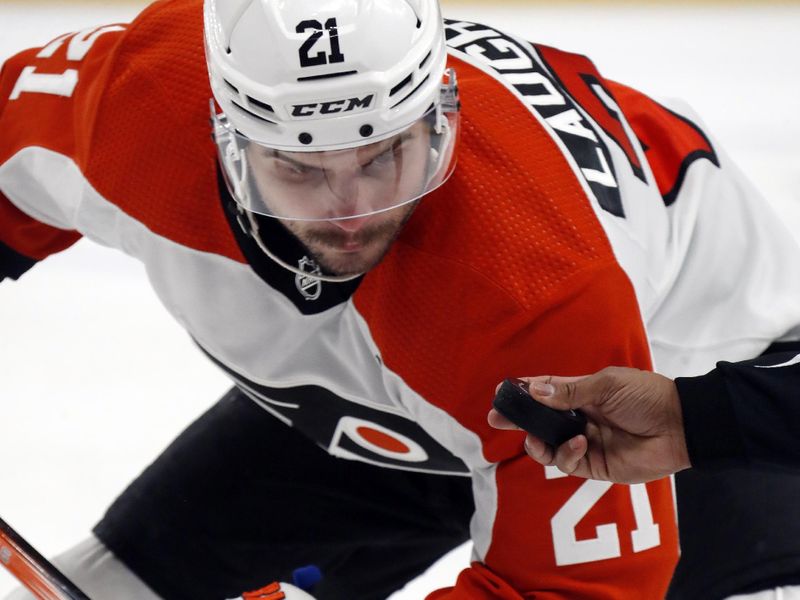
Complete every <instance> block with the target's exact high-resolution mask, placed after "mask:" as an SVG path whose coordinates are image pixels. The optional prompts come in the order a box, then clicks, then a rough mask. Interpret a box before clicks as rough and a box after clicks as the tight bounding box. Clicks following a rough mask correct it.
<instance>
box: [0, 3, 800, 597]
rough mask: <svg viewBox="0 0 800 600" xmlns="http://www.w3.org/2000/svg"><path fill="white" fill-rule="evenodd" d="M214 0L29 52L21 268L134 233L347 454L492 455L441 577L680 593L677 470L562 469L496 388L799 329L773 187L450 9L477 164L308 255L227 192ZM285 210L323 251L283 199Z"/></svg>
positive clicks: (279, 399) (210, 341)
mask: <svg viewBox="0 0 800 600" xmlns="http://www.w3.org/2000/svg"><path fill="white" fill-rule="evenodd" d="M201 5H202V3H201V2H200V0H165V1H162V2H158V3H156V4H154V5H152V6H151V7H150V8H149V9H147V10H146V11H145V12H144V13H142V14H141V15H140V16H139V17H138V18H137V19H136V20H135V21H134V22H133V23H131V24H128V25H112V26H108V27H102V28H95V29H91V30H87V31H81V32H78V33H76V34H71V35H66V36H63V37H60V38H58V39H56V40H54V41H53V42H52V43H50V44H48V45H47V46H45V47H44V48H41V49H33V50H29V51H26V52H23V53H21V54H19V55H17V56H15V57H14V58H12V59H10V60H9V61H8V62H7V63H6V64H5V65H4V67H3V70H2V77H1V79H0V111H1V112H0V191H2V196H0V276H10V277H14V278H16V277H18V276H19V275H21V274H22V272H24V270H25V269H27V268H28V267H30V266H32V265H33V263H34V262H35V261H37V260H41V259H43V258H45V257H47V256H48V255H50V254H52V253H55V252H58V251H60V250H63V249H64V248H66V247H68V246H69V245H71V244H72V243H73V242H75V241H76V240H77V239H78V238H79V237H80V236H86V237H88V238H91V239H93V240H95V241H97V242H99V243H101V244H104V245H108V246H112V247H115V248H119V249H121V250H122V251H124V252H126V253H128V254H130V255H132V256H134V257H136V258H138V259H140V260H141V261H142V262H143V263H144V265H145V266H146V268H147V272H148V275H149V277H150V280H151V282H152V285H153V287H154V288H155V290H156V292H157V293H158V295H159V297H160V299H161V300H162V302H163V304H164V306H165V307H166V308H167V310H168V311H170V313H171V314H172V315H173V316H174V317H175V319H177V320H178V321H179V322H180V323H181V325H182V326H183V327H185V328H186V330H187V331H188V332H189V334H190V335H191V336H192V337H193V339H194V340H195V341H196V342H197V344H198V345H199V346H200V347H201V348H202V350H203V351H204V352H205V353H206V354H207V355H208V356H209V357H210V358H211V359H212V360H213V361H214V362H215V363H217V364H218V365H219V366H220V367H221V368H223V369H225V370H226V371H227V372H228V373H229V374H230V376H231V378H232V379H233V380H234V381H235V382H236V383H237V384H238V385H239V386H240V387H241V388H242V389H243V390H245V391H246V392H247V393H248V394H249V395H250V396H251V397H252V398H253V399H254V401H256V402H258V403H259V404H260V405H261V406H263V407H264V409H266V410H268V411H270V412H271V413H273V414H274V415H275V416H276V417H277V418H280V419H281V420H283V421H285V422H287V423H289V424H291V425H292V426H294V427H297V428H298V429H300V430H302V431H303V432H304V433H305V434H306V435H308V436H309V438H311V439H312V440H314V441H315V442H316V443H317V444H319V445H321V446H323V447H325V448H326V449H327V450H328V451H329V452H330V453H331V454H334V455H337V456H340V457H342V458H347V459H352V460H361V461H366V462H369V463H372V464H375V465H381V466H385V467H387V468H398V469H410V470H416V471H424V472H431V473H443V474H457V475H464V476H471V477H472V481H473V489H474V497H475V503H476V512H475V515H474V518H473V521H472V537H473V540H474V544H475V546H474V563H473V564H472V567H471V568H469V569H467V570H465V571H464V572H462V574H461V575H460V576H459V578H458V580H457V582H454V587H452V588H448V589H444V590H439V591H437V592H434V593H433V594H432V595H431V596H430V597H431V598H435V599H440V600H441V599H446V598H453V599H455V598H459V599H464V600H467V599H469V600H478V599H490V598H506V599H519V598H536V599H537V600H556V599H564V598H569V599H574V600H577V599H586V600H588V599H597V600H599V599H606V600H611V599H615V600H619V599H625V598H630V599H634V598H635V599H642V598H647V599H655V598H659V597H662V596H663V594H664V591H665V589H666V586H667V583H668V581H669V577H670V575H671V572H672V569H673V567H674V564H675V561H676V559H677V536H676V527H675V516H674V513H673V500H672V496H671V491H670V483H669V481H666V480H665V481H660V482H654V483H651V484H647V485H634V486H616V485H611V484H608V483H602V482H592V481H583V480H579V479H575V478H570V477H566V476H563V475H562V474H561V473H559V472H557V471H556V470H551V469H545V468H542V467H541V466H539V465H537V464H535V463H534V462H533V461H531V460H529V459H528V458H527V457H526V455H525V454H524V452H523V449H522V436H521V434H519V433H516V432H501V431H497V430H494V429H492V428H490V427H489V426H488V424H487V422H486V414H487V412H488V410H489V408H490V404H491V398H492V395H493V391H494V388H495V385H496V384H497V383H498V382H499V381H500V380H501V379H503V378H505V377H509V376H522V375H530V374H538V373H557V374H562V375H576V374H584V373H588V372H591V371H594V370H597V369H600V368H602V367H604V366H606V365H609V364H615V365H631V366H636V367H640V368H651V367H652V366H654V365H655V366H656V367H658V368H660V369H661V370H663V371H664V372H666V373H669V374H671V375H676V374H690V373H696V372H700V371H702V370H704V369H706V368H708V367H710V366H713V363H714V361H715V360H718V359H738V358H746V357H749V356H753V355H756V354H758V353H759V352H761V351H762V350H763V349H764V348H765V347H766V346H767V345H769V343H770V342H772V341H773V340H775V339H779V338H781V337H783V336H786V335H788V334H789V332H790V331H791V330H792V329H793V328H795V327H797V324H798V323H800V303H798V302H796V298H797V297H798V294H800V273H798V270H797V269H795V270H794V271H792V272H788V271H787V270H786V269H785V268H784V266H783V265H785V264H786V261H787V260H789V259H787V258H786V257H788V256H796V255H797V249H796V248H795V246H794V242H793V240H792V239H791V237H790V236H789V235H788V233H787V232H785V231H783V229H782V228H781V225H780V223H778V222H777V220H776V218H775V217H774V216H773V215H772V214H771V212H770V211H769V209H768V207H767V206H766V205H765V204H764V203H763V201H762V200H761V199H760V198H759V197H758V195H757V194H755V193H754V192H753V191H752V190H751V188H750V187H749V186H748V184H747V183H746V181H744V179H743V178H742V176H741V175H740V174H739V172H738V171H737V170H736V168H735V167H734V166H733V165H731V164H730V163H729V162H728V160H727V158H726V157H725V156H724V155H723V154H722V153H721V152H720V151H719V149H718V148H716V147H715V146H714V145H713V144H712V142H710V141H709V139H708V138H707V136H706V135H705V134H704V133H703V131H702V129H701V128H700V127H699V125H698V124H697V122H696V119H695V118H694V117H692V116H690V113H688V112H686V111H682V112H680V113H679V112H674V111H673V110H671V109H668V108H666V107H664V106H662V105H660V104H658V103H656V102H654V101H652V100H650V99H649V98H647V97H645V96H643V95H641V94H639V93H637V92H636V91H634V90H631V89H629V88H626V87H624V86H621V85H618V84H615V83H613V82H610V81H607V80H605V79H603V78H602V77H601V76H600V75H599V74H598V73H597V71H596V69H595V67H594V66H593V65H592V63H591V62H590V61H589V60H588V59H586V58H584V57H582V56H577V55H572V54H567V53H563V52H561V51H558V50H555V49H552V48H547V47H542V46H536V45H532V44H529V43H527V42H524V41H522V40H519V39H517V38H514V37H511V36H508V35H506V34H503V33H501V32H498V31H495V30H493V29H491V28H489V27H486V26H483V25H479V24H474V23H466V22H459V21H447V23H446V26H447V36H448V44H449V46H450V49H451V50H450V53H451V60H450V62H451V66H452V67H453V68H455V70H456V72H457V74H458V78H459V83H460V90H461V99H462V105H463V111H462V115H463V117H462V118H463V120H462V137H461V142H460V149H459V165H458V167H457V169H456V173H455V175H454V176H453V177H452V178H451V180H449V181H448V183H447V184H446V185H444V186H443V187H441V188H440V189H438V190H437V191H436V192H434V193H432V194H431V195H429V196H427V197H426V198H425V199H424V200H423V201H422V202H421V204H420V205H419V207H418V208H417V210H416V212H415V214H414V216H413V217H412V219H411V220H410V221H409V223H408V224H407V225H406V227H405V229H404V230H403V232H402V233H401V235H400V237H399V238H398V239H397V241H396V242H395V243H394V245H393V247H392V249H391V251H390V252H389V254H388V255H387V256H386V258H385V259H384V260H383V262H382V263H381V264H380V265H379V266H378V267H376V268H375V269H374V270H373V271H371V272H369V273H368V274H367V275H366V276H364V277H363V278H361V279H360V280H357V281H355V282H349V283H343V284H333V283H319V282H317V281H316V280H309V279H307V278H303V277H300V276H295V274H293V273H290V272H288V271H286V270H284V269H282V268H281V267H278V266H277V265H276V264H274V263H272V262H271V261H269V260H268V259H266V258H265V257H264V256H263V254H261V251H260V250H259V249H258V248H257V247H256V246H255V245H254V244H253V242H252V240H250V239H249V238H248V237H247V236H246V235H245V234H244V233H243V232H242V231H241V230H240V228H239V227H238V225H237V223H236V219H235V215H234V214H232V213H231V212H230V211H229V210H228V207H229V205H230V202H231V200H230V198H228V197H227V192H226V191H225V187H224V184H220V179H219V177H218V172H217V168H216V162H215V161H216V154H215V148H214V145H213V142H212V140H211V137H210V128H209V122H208V116H209V114H208V110H209V109H208V107H209V98H210V97H211V92H210V89H209V84H208V80H207V74H206V67H205V61H204V54H203V36H202V10H201V9H202V6H201ZM264 237H265V238H266V241H267V244H269V245H270V246H272V247H273V249H274V251H276V252H277V253H278V254H280V255H281V257H282V258H284V259H285V260H290V261H293V262H294V263H295V264H298V265H299V266H301V267H302V265H303V260H304V259H305V258H306V257H305V256H304V252H303V248H302V247H300V246H299V244H297V242H296V241H294V240H293V239H292V238H291V237H290V236H288V235H287V234H286V232H285V231H284V230H283V229H282V228H281V227H280V226H278V225H273V226H272V227H267V229H266V230H265V231H264ZM756 240H758V244H759V246H758V247H756ZM765 256H767V257H771V258H768V259H765V258H764V257H765ZM779 259H780V260H779ZM792 296H794V298H792Z"/></svg>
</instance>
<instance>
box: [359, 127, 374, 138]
mask: <svg viewBox="0 0 800 600" xmlns="http://www.w3.org/2000/svg"><path fill="white" fill-rule="evenodd" d="M373 131H374V130H373V128H372V125H362V126H361V128H360V129H359V130H358V133H360V134H361V137H369V136H371V135H372V132H373Z"/></svg>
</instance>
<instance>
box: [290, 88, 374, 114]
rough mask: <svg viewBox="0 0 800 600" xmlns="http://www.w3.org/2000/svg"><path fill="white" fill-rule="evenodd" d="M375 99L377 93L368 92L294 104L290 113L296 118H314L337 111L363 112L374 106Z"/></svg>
mask: <svg viewBox="0 0 800 600" xmlns="http://www.w3.org/2000/svg"><path fill="white" fill-rule="evenodd" d="M374 99H375V94H367V95H366V96H364V97H363V98H358V97H356V98H342V99H341V100H327V101H325V102H313V103H310V104H293V105H292V106H291V108H290V110H289V113H290V114H291V115H292V117H293V118H295V119H313V118H315V117H323V116H325V115H334V114H337V113H346V112H362V111H365V110H369V109H370V108H372V101H373V100H374Z"/></svg>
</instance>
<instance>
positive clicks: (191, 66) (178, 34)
mask: <svg viewBox="0 0 800 600" xmlns="http://www.w3.org/2000/svg"><path fill="white" fill-rule="evenodd" d="M2 89H3V92H4V97H5V98H6V99H4V102H5V106H4V107H3V112H2V116H1V118H2V124H3V131H4V133H3V136H2V138H1V139H0V162H5V161H6V160H8V159H9V158H11V157H12V156H13V155H15V154H16V153H17V152H19V151H21V150H23V149H24V148H30V147H41V148H46V149H48V150H51V151H53V152H57V153H59V154H63V155H65V156H67V157H69V158H70V159H71V160H72V161H74V163H75V164H76V165H77V166H78V167H79V168H80V170H81V172H82V173H83V175H84V176H85V177H86V179H87V181H88V183H89V184H90V185H91V186H92V187H93V188H94V189H95V190H96V191H97V192H99V194H100V195H101V196H103V197H104V198H105V199H106V200H108V201H109V202H111V203H112V204H114V205H116V206H117V207H119V208H120V209H121V210H122V211H124V212H125V213H127V214H128V215H130V216H132V217H133V218H135V219H137V220H138V221H140V222H142V223H143V224H144V225H145V226H147V227H148V228H149V229H151V230H152V231H154V232H155V233H157V234H159V235H162V236H164V237H166V238H169V239H171V240H172V241H175V242H177V243H179V244H183V245H185V246H188V247H191V248H195V249H199V250H203V251H208V252H214V253H219V254H222V255H224V256H228V257H230V258H234V259H236V260H243V259H242V258H241V254H240V251H239V250H238V247H237V246H236V243H235V241H234V239H233V236H232V235H231V233H230V231H229V228H228V226H227V223H226V221H225V219H224V215H222V213H221V211H222V207H221V203H220V201H219V199H218V194H217V180H216V167H215V164H216V163H215V149H214V145H213V143H212V141H211V137H210V126H209V99H210V98H211V91H210V86H209V83H208V76H207V73H206V65H205V55H204V50H203V34H202V2H201V1H199V0H191V1H186V0H181V1H169V0H168V1H163V2H157V3H155V4H153V5H151V6H150V7H149V8H148V9H146V10H145V11H144V12H142V13H141V14H140V15H139V16H138V17H137V18H136V19H135V20H134V21H133V22H132V23H130V24H128V25H112V26H107V27H102V28H95V29H92V30H87V31H83V32H79V33H77V34H72V35H68V36H64V37H62V38H59V39H57V40H56V41H55V42H53V43H51V44H50V45H48V46H46V47H45V48H44V49H39V50H31V51H27V52H24V53H21V54H19V55H17V56H16V57H14V58H12V59H10V60H9V61H8V63H7V64H6V66H5V67H4V70H3V81H2Z"/></svg>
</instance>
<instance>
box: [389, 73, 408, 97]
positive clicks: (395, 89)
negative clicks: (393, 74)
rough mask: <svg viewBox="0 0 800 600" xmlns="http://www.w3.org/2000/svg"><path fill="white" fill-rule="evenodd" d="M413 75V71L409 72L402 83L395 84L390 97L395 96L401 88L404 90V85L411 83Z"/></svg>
mask: <svg viewBox="0 0 800 600" xmlns="http://www.w3.org/2000/svg"><path fill="white" fill-rule="evenodd" d="M412 75H413V73H409V74H408V76H407V77H406V78H405V79H403V80H402V81H401V82H400V83H398V84H397V85H396V86H394V87H393V88H392V89H391V91H390V92H389V97H390V98H391V97H392V96H394V95H395V94H396V93H397V92H399V91H400V90H402V89H403V88H404V87H406V86H407V85H408V84H410V83H411V77H412Z"/></svg>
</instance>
